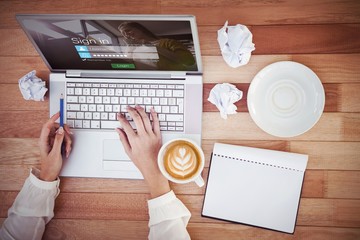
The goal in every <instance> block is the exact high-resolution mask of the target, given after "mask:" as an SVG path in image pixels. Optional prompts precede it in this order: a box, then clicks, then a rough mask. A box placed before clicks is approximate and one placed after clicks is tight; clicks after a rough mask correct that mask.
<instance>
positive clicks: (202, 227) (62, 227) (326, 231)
mask: <svg viewBox="0 0 360 240" xmlns="http://www.w3.org/2000/svg"><path fill="white" fill-rule="evenodd" d="M187 229H188V231H189V234H190V236H191V238H192V239H198V240H200V239H204V240H211V239H216V240H218V239H224V234H225V233H226V239H227V240H231V239H239V237H242V238H246V239H248V240H251V239H256V240H257V239H260V238H261V239H277V240H287V239H303V236H312V238H313V239H319V240H320V239H324V240H325V239H342V240H352V239H353V240H355V239H356V238H357V237H360V229H356V228H329V227H302V226H298V227H296V229H295V233H294V235H289V234H283V233H279V232H276V231H269V230H265V229H261V228H255V227H250V226H245V225H242V224H221V223H219V224H218V223H189V224H188V226H187ZM148 232H149V228H148V226H147V222H146V221H121V220H120V221H118V220H71V219H70V220H67V219H54V220H52V221H51V222H50V223H49V224H48V225H47V226H46V231H45V233H44V239H53V236H66V237H67V238H68V239H104V238H106V239H136V240H137V239H146V238H147V234H148Z"/></svg>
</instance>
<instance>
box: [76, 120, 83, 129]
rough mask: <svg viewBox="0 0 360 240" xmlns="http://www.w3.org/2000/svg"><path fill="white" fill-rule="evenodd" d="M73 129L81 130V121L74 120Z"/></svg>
mask: <svg viewBox="0 0 360 240" xmlns="http://www.w3.org/2000/svg"><path fill="white" fill-rule="evenodd" d="M75 128H82V120H75Z"/></svg>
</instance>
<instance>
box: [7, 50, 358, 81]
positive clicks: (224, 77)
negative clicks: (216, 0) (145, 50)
mask: <svg viewBox="0 0 360 240" xmlns="http://www.w3.org/2000/svg"><path fill="white" fill-rule="evenodd" d="M202 59H203V66H204V83H224V82H228V83H250V82H251V81H252V79H253V78H254V77H255V75H256V74H257V73H258V72H259V71H260V70H261V69H262V68H264V67H266V66H267V65H269V64H271V63H274V62H278V61H296V62H300V63H302V64H304V65H306V66H308V67H309V68H311V69H312V70H313V71H314V72H315V73H316V74H317V75H318V77H319V78H320V79H321V82H322V83H356V82H359V81H360V78H359V75H360V68H359V66H358V64H357V63H358V62H359V61H360V54H296V55H253V56H252V57H251V59H250V62H249V63H248V64H247V65H245V66H241V67H239V68H232V67H229V66H228V65H227V64H226V63H225V61H224V60H223V58H222V57H221V56H204V55H203V56H202ZM0 61H1V58H0Z"/></svg>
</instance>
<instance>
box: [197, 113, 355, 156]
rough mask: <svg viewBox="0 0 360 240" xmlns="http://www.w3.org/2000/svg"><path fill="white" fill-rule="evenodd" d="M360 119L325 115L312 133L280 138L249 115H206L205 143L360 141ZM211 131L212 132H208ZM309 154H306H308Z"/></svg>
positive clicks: (204, 120)
mask: <svg viewBox="0 0 360 240" xmlns="http://www.w3.org/2000/svg"><path fill="white" fill-rule="evenodd" d="M359 124H360V115H359V114H357V113H323V115H322V116H321V118H320V120H319V121H318V122H317V124H316V125H315V126H314V127H313V128H312V129H310V130H309V131H308V132H306V133H304V134H302V135H299V136H296V137H292V138H278V137H274V136H271V135H269V134H267V133H266V132H264V131H262V130H261V129H260V128H258V127H257V126H256V125H255V122H253V121H252V119H251V117H250V115H249V114H248V113H242V112H240V113H237V114H235V115H230V116H229V117H228V119H227V120H224V119H222V118H221V117H220V114H219V113H217V112H205V113H203V122H202V127H203V134H202V138H203V139H229V140H258V139H262V140H279V139H282V140H292V141H294V140H307V141H359V139H360V129H359V128H358V127H357V126H359ZM207 129H211V131H208V130H207ZM304 153H306V152H304Z"/></svg>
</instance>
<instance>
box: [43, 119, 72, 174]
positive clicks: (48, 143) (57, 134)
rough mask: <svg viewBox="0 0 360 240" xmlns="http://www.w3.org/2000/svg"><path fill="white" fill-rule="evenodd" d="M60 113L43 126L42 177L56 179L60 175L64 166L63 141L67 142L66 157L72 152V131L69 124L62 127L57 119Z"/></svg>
mask: <svg viewBox="0 0 360 240" xmlns="http://www.w3.org/2000/svg"><path fill="white" fill-rule="evenodd" d="M59 117H60V113H59V112H58V113H56V114H54V115H53V116H52V117H51V118H50V119H49V120H48V121H47V122H46V123H45V124H44V125H43V127H42V130H41V134H40V139H39V147H40V157H41V171H40V177H39V178H40V179H41V180H44V181H54V180H56V178H57V177H58V176H59V173H60V170H61V167H62V155H61V149H62V143H63V141H64V142H65V146H64V147H65V154H66V158H68V157H69V154H70V152H71V137H70V134H71V131H70V129H69V127H68V126H67V125H64V128H62V127H60V125H59V124H58V123H56V122H55V121H56V120H57V119H58V118H59Z"/></svg>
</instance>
